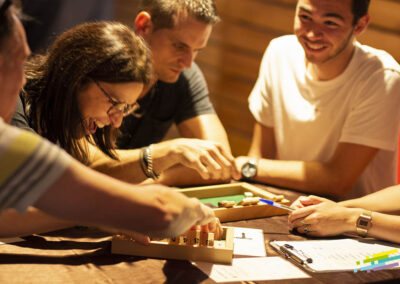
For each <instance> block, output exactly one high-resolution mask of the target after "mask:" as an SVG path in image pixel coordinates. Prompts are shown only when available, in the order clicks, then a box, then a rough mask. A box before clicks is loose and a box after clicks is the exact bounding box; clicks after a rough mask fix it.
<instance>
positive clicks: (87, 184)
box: [0, 0, 219, 242]
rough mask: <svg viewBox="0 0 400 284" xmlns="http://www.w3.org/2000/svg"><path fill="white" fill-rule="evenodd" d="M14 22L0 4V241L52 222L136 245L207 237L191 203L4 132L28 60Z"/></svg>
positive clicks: (206, 216)
mask: <svg viewBox="0 0 400 284" xmlns="http://www.w3.org/2000/svg"><path fill="white" fill-rule="evenodd" d="M17 15H18V13H17V10H16V8H15V6H14V5H13V3H12V0H0V99H1V101H2V103H1V105H0V212H2V214H1V221H0V223H1V225H0V227H1V230H2V236H5V235H12V234H14V235H21V234H24V233H25V234H26V233H34V232H37V231H38V230H42V229H44V227H45V228H46V229H48V228H50V227H51V226H52V223H51V221H52V220H53V221H54V223H53V225H54V227H56V226H60V224H59V223H60V222H62V221H60V220H66V221H65V222H69V223H71V224H78V223H79V224H90V225H96V226H100V227H105V228H108V229H111V230H113V231H114V230H117V231H118V232H124V233H127V234H130V235H131V236H133V237H134V238H136V239H138V240H139V241H142V242H148V241H149V239H148V236H155V237H168V236H174V235H179V234H181V233H183V232H185V231H186V230H188V229H189V228H190V227H191V226H193V225H197V224H200V225H205V226H208V227H210V228H211V229H212V230H213V229H215V227H216V222H215V216H214V213H213V211H212V210H211V209H210V208H207V207H206V206H204V205H202V204H201V203H200V202H199V201H198V200H197V199H189V198H187V197H185V196H184V195H182V194H179V193H177V192H175V191H172V190H170V189H169V188H167V187H164V186H161V185H151V186H147V187H146V186H135V185H131V184H127V183H124V182H121V181H117V180H115V179H112V178H110V177H108V176H105V175H103V174H101V173H98V172H95V171H93V170H91V169H89V168H87V167H85V166H84V165H82V164H81V163H79V162H78V161H76V160H74V159H73V158H71V157H70V156H69V155H68V154H67V153H66V152H65V151H64V150H62V149H60V148H59V147H57V146H55V145H53V144H51V143H50V142H48V141H47V140H45V139H43V138H41V137H39V136H37V135H36V134H34V133H30V132H26V131H24V130H20V129H17V128H14V127H12V126H10V125H8V122H9V121H10V119H11V117H12V114H13V110H14V107H15V102H16V100H17V97H18V94H19V91H20V89H21V88H22V87H23V85H24V82H25V76H24V70H23V65H24V62H25V61H26V58H27V56H28V55H29V53H30V51H29V47H28V46H27V43H26V38H25V33H24V30H23V27H22V24H21V22H20V20H19V19H18V17H17ZM144 192H145V194H144ZM31 205H34V206H35V208H37V209H39V210H41V211H37V210H36V209H32V211H28V212H27V214H26V215H21V214H22V213H24V212H26V210H27V209H28V208H32V207H29V206H31ZM104 208H107V210H106V211H105V210H104ZM52 218H54V219H52ZM30 221H32V222H31V223H30ZM19 225H21V226H22V227H21V228H20V229H21V230H20V231H19V232H18V230H17V229H16V231H7V230H6V229H7V228H12V227H19ZM63 225H65V223H64V224H63ZM218 228H219V227H218V226H217V230H218Z"/></svg>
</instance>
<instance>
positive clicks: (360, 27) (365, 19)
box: [354, 14, 370, 36]
mask: <svg viewBox="0 0 400 284" xmlns="http://www.w3.org/2000/svg"><path fill="white" fill-rule="evenodd" d="M369 19H370V17H369V15H368V14H366V15H364V16H362V17H361V18H360V19H359V20H358V23H357V24H356V26H355V27H354V35H355V36H358V35H360V34H361V33H362V32H363V31H365V29H366V28H367V26H368V23H369Z"/></svg>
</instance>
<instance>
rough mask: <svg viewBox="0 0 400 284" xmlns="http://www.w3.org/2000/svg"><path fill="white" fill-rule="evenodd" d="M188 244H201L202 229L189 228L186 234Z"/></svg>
mask: <svg viewBox="0 0 400 284" xmlns="http://www.w3.org/2000/svg"><path fill="white" fill-rule="evenodd" d="M186 237H187V243H186V245H188V246H197V245H199V244H200V230H189V232H187V234H186Z"/></svg>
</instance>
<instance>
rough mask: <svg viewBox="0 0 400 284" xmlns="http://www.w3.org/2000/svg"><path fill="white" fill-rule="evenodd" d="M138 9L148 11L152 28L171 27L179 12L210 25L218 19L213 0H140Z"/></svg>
mask: <svg viewBox="0 0 400 284" xmlns="http://www.w3.org/2000/svg"><path fill="white" fill-rule="evenodd" d="M138 10H139V12H140V11H147V12H148V13H150V15H151V19H152V22H153V25H154V30H158V29H163V28H168V29H170V28H173V27H174V25H175V20H176V17H177V16H178V15H179V14H180V13H188V14H189V15H190V16H192V17H194V18H195V19H196V20H198V21H201V22H203V23H206V24H211V25H213V24H215V23H217V22H218V21H219V20H220V18H219V16H218V13H217V8H216V6H215V2H214V0H141V1H140V3H139V8H138Z"/></svg>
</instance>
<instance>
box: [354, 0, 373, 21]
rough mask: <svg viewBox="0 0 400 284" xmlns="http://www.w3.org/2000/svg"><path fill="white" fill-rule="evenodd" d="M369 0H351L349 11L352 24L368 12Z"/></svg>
mask: <svg viewBox="0 0 400 284" xmlns="http://www.w3.org/2000/svg"><path fill="white" fill-rule="evenodd" d="M369 3H370V0H353V1H352V6H351V11H352V12H353V16H354V18H353V25H356V24H357V23H358V20H359V19H360V18H361V17H363V16H365V15H366V14H368V7H369Z"/></svg>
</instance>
